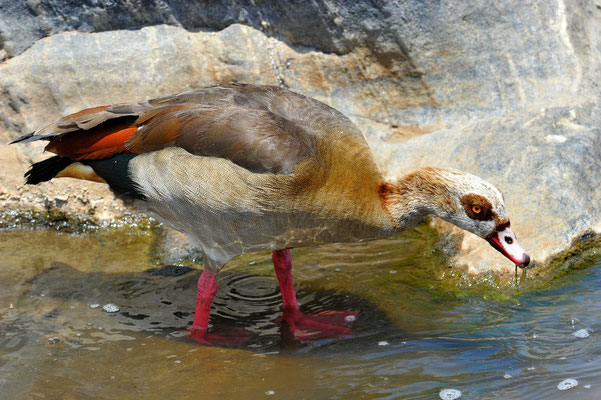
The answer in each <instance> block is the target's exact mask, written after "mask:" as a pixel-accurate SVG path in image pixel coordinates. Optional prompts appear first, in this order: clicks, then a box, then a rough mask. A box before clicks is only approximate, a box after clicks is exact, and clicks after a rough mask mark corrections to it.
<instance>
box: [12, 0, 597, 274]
mask: <svg viewBox="0 0 601 400" xmlns="http://www.w3.org/2000/svg"><path fill="white" fill-rule="evenodd" d="M146 3H147V4H146ZM251 3H252V5H249V4H246V3H243V2H237V1H232V2H231V5H228V6H225V5H219V4H217V3H212V2H211V3H210V4H209V5H206V4H203V3H202V2H187V3H186V6H185V7H184V6H182V5H181V4H182V3H180V2H176V1H169V0H165V1H158V0H157V1H148V2H144V6H141V5H140V4H139V2H137V1H133V0H126V1H119V2H117V1H110V0H109V1H104V2H97V1H93V0H90V1H86V2H59V1H50V0H49V1H36V0H30V1H27V2H8V1H0V61H2V60H3V61H2V62H1V63H0V104H1V105H2V109H1V111H0V164H1V165H2V166H3V168H2V171H0V204H2V206H3V207H4V208H24V207H25V208H38V209H44V208H60V209H62V210H65V211H66V212H83V213H88V214H90V215H92V216H94V217H96V218H99V219H108V218H112V217H114V216H117V215H120V214H121V213H123V212H124V211H125V209H124V207H123V206H122V205H121V204H120V203H118V202H116V201H115V200H113V198H112V196H111V195H110V193H109V191H108V190H107V189H106V188H105V187H103V186H102V185H98V184H93V183H83V182H79V181H77V182H76V181H72V180H69V179H65V180H57V181H53V182H50V183H45V184H42V185H39V186H34V187H23V185H22V183H23V179H22V178H21V176H22V174H23V172H24V171H25V170H26V168H27V165H28V164H29V163H31V162H32V161H37V160H39V159H40V158H41V157H42V155H41V150H42V148H41V145H39V144H37V145H32V146H18V147H17V146H8V145H7V143H8V142H9V141H10V140H11V139H14V138H16V137H18V136H19V135H21V134H22V133H24V132H27V131H31V130H33V129H36V128H38V127H40V126H42V125H44V124H45V123H47V122H48V121H50V120H53V119H55V118H57V117H58V116H60V115H63V114H66V113H70V112H75V111H78V110H79V109H82V108H85V107H91V106H96V105H100V104H107V103H115V102H122V101H133V100H140V99H143V98H150V97H155V96H160V95H164V94H168V93H174V92H178V91H183V90H187V89H191V88H198V87H203V86H207V85H213V84H218V83H222V82H232V81H239V82H255V83H264V84H273V85H282V86H285V87H288V88H290V89H293V90H296V91H299V92H301V93H304V94H307V95H309V96H312V97H315V98H317V99H319V100H322V101H324V102H326V103H328V104H330V105H332V106H333V107H335V108H338V109H339V110H341V111H342V112H344V113H345V114H346V115H348V116H349V117H350V118H351V119H353V120H354V121H355V122H356V123H357V124H358V125H359V127H360V128H361V129H362V130H363V132H364V134H365V135H366V137H367V140H368V142H369V143H370V146H371V147H372V149H373V150H374V152H375V154H376V157H377V159H378V161H379V162H380V165H381V166H382V168H383V169H384V170H385V171H386V172H387V174H388V175H395V174H402V173H406V172H408V171H410V170H412V169H414V168H416V167H418V166H421V165H427V164H429V165H438V166H449V167H454V168H458V169H463V170H466V171H468V172H472V173H474V174H477V175H479V176H482V177H483V178H485V179H487V180H489V181H491V182H493V183H495V184H496V185H497V186H498V187H499V188H501V190H502V191H503V192H504V194H505V198H506V203H507V206H508V209H509V211H510V215H511V216H512V225H513V226H514V230H515V231H516V233H517V234H518V236H519V237H520V241H521V243H522V245H523V247H524V248H526V249H527V250H528V251H529V252H530V253H531V255H532V256H533V259H534V260H535V262H536V263H537V264H539V265H542V264H546V263H548V261H549V260H550V259H551V258H552V257H554V256H556V255H557V254H559V253H562V252H564V251H566V250H568V249H569V248H570V246H571V245H572V244H573V241H574V240H576V239H578V238H580V237H582V236H583V235H586V234H592V235H593V236H595V235H598V234H599V233H600V232H601V226H600V224H601V193H600V190H601V185H600V184H601V178H599V174H598V173H597V171H598V170H599V168H598V167H599V163H600V160H601V143H600V140H601V139H599V128H598V127H599V126H601V125H600V122H601V121H600V118H601V117H599V115H600V113H599V111H600V110H599V107H600V105H599V100H600V93H599V87H598V86H599V82H601V79H600V78H601V76H600V75H601V68H599V67H600V64H601V57H600V52H601V24H600V23H599V22H601V9H600V6H601V5H596V4H595V3H590V2H584V1H575V0H574V1H561V0H560V1H540V2H537V3H530V2H514V1H510V0H500V1H497V2H495V3H494V4H491V3H490V2H486V1H477V2H471V3H470V4H468V3H466V2H459V1H451V2H446V3H439V4H435V5H432V4H429V5H428V4H427V3H424V2H419V1H409V2H402V4H398V3H397V2H394V1H385V2H381V3H380V5H379V6H378V7H375V6H373V5H372V4H371V3H368V2H355V1H342V2H333V1H326V0H322V1H316V2H298V4H295V6H294V7H290V6H289V5H286V4H284V3H282V4H279V3H277V4H276V3H273V4H272V3H271V2H265V3H262V2H256V3H260V4H256V5H255V4H254V2H251ZM155 24H166V25H157V26H149V25H155ZM118 29H128V30H118ZM75 30H78V31H80V32H75ZM64 31H72V32H64ZM61 32H62V33H61ZM434 224H435V225H436V226H437V227H438V228H439V229H440V230H441V231H443V232H446V233H448V234H449V235H451V236H452V237H453V238H455V240H456V241H457V242H458V243H459V246H456V248H458V249H459V251H458V252H455V253H453V257H452V259H451V262H452V264H453V265H457V266H460V265H465V266H467V267H468V270H469V271H470V272H472V273H480V272H484V271H488V270H490V269H495V270H497V271H499V272H500V273H503V272H505V273H507V272H513V266H512V265H511V264H510V263H509V262H508V261H506V260H505V259H504V258H503V257H501V256H500V255H498V254H497V253H496V252H495V251H494V250H492V249H491V248H490V247H489V246H488V244H486V243H485V242H483V241H481V240H480V239H477V238H475V237H473V235H471V234H463V233H460V232H457V231H456V230H455V229H453V228H450V227H448V226H447V225H446V224H444V223H440V222H435V223H434ZM450 242H451V243H452V242H453V241H450ZM445 243H449V241H445Z"/></svg>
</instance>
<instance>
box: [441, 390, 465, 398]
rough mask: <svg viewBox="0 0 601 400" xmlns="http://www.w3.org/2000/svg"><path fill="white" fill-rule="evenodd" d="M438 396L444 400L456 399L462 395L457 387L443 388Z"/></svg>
mask: <svg viewBox="0 0 601 400" xmlns="http://www.w3.org/2000/svg"><path fill="white" fill-rule="evenodd" d="M438 396H439V397H440V398H441V399H442V400H455V399H458V398H460V397H461V392H460V391H459V390H457V389H442V390H441V391H440V393H438Z"/></svg>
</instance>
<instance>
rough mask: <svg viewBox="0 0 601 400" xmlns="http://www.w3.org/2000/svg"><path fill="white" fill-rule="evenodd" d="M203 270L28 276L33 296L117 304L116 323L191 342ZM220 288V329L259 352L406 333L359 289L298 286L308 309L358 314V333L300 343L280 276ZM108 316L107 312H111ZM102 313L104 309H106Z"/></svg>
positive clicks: (53, 270)
mask: <svg viewBox="0 0 601 400" xmlns="http://www.w3.org/2000/svg"><path fill="white" fill-rule="evenodd" d="M201 272H202V271H201V270H198V269H193V268H189V267H183V266H175V265H168V266H165V267H162V268H153V269H149V270H146V271H143V272H132V273H107V272H82V271H79V270H77V269H75V268H73V267H71V266H69V265H67V264H65V263H62V262H53V263H51V265H50V267H49V268H47V269H45V270H44V271H43V272H41V273H40V274H39V275H37V276H36V277H34V278H33V279H32V280H30V281H29V282H28V284H29V285H31V288H30V289H29V291H28V293H27V294H28V295H30V296H47V297H49V298H55V299H60V300H62V301H65V302H67V303H74V302H76V303H83V304H87V305H90V306H91V305H94V304H98V305H99V307H98V308H97V309H95V310H94V311H97V312H98V313H103V314H104V313H105V312H104V311H103V309H102V306H103V305H105V304H115V305H117V306H118V307H119V311H118V312H114V313H111V315H110V316H111V317H112V318H114V319H112V318H111V325H112V326H113V327H115V329H122V330H128V331H132V332H140V333H142V334H144V333H148V334H152V335H164V336H166V337H169V338H171V339H173V340H183V341H191V340H190V339H189V338H188V335H187V334H186V329H188V328H189V327H190V326H191V325H192V320H193V318H194V301H195V297H196V282H197V280H198V278H199V276H200V273H201ZM218 282H219V292H218V293H217V295H216V296H215V299H214V300H213V304H212V307H211V320H210V323H211V325H212V327H213V328H230V327H231V328H241V329H243V330H245V331H247V332H250V333H251V335H250V336H249V337H248V338H247V340H246V341H245V342H244V344H242V345H240V346H237V347H236V348H240V349H246V350H250V351H254V352H257V353H287V354H289V353H301V354H302V353H310V352H314V351H319V352H329V351H337V350H340V348H341V347H347V346H349V345H352V342H356V344H357V345H359V346H360V342H364V341H366V340H369V341H370V342H373V341H376V342H377V341H378V340H379V339H378V338H383V337H402V336H403V335H402V332H401V331H400V329H399V328H398V327H396V326H395V325H394V324H393V323H392V322H391V321H390V319H389V318H388V317H387V316H386V314H385V313H383V312H382V311H381V310H380V309H378V307H377V306H375V305H374V304H373V303H371V302H370V301H369V300H367V299H365V298H362V297H360V296H357V295H355V294H352V293H348V292H344V291H337V290H325V289H323V290H321V289H320V290H309V289H307V288H305V287H302V286H299V287H298V288H297V297H298V300H299V304H301V306H300V308H301V311H302V312H304V313H307V314H316V313H319V312H322V311H327V310H351V311H356V312H358V314H359V318H358V319H357V321H355V322H353V324H352V326H351V331H352V336H351V337H348V338H328V339H320V340H313V341H304V342H300V341H298V340H296V339H295V338H294V337H293V336H292V335H291V334H290V332H289V330H287V329H286V325H285V324H282V323H281V322H280V321H279V319H280V317H281V316H282V303H281V296H280V290H279V286H278V283H277V280H276V279H275V277H266V276H259V275H254V274H248V273H227V272H226V273H220V274H219V275H218ZM105 316H106V315H103V316H102V317H105ZM99 317H100V316H99Z"/></svg>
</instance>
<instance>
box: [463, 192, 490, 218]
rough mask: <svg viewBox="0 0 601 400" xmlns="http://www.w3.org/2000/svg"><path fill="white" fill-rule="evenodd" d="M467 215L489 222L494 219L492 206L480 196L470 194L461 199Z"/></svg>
mask: <svg viewBox="0 0 601 400" xmlns="http://www.w3.org/2000/svg"><path fill="white" fill-rule="evenodd" d="M460 201H461V204H462V205H463V208H465V213H466V214H467V216H468V217H470V218H471V219H477V220H480V221H489V220H492V219H493V212H492V204H490V201H488V200H487V199H486V198H485V197H483V196H480V195H479V194H475V193H469V194H466V195H465V196H463V197H462V198H461V200H460Z"/></svg>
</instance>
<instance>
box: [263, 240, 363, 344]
mask: <svg viewBox="0 0 601 400" xmlns="http://www.w3.org/2000/svg"><path fill="white" fill-rule="evenodd" d="M272 259H273V266H274V268H275V274H276V276H277V277H278V282H279V283H280V292H281V294H282V304H283V306H284V313H283V315H282V320H283V321H285V322H286V324H287V325H288V327H289V328H290V330H291V332H292V334H293V335H294V337H296V338H297V339H299V340H310V339H320V338H324V337H333V336H348V335H350V334H351V331H350V329H349V324H350V322H352V321H354V320H356V319H357V315H358V314H357V313H356V312H353V311H324V312H320V313H318V314H315V315H304V314H303V313H301V312H300V310H299V309H298V302H297V300H296V294H295V293H294V287H293V286H292V256H291V255H290V250H289V249H284V250H276V251H274V252H273V254H272Z"/></svg>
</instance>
